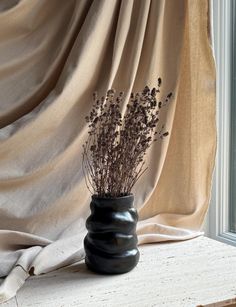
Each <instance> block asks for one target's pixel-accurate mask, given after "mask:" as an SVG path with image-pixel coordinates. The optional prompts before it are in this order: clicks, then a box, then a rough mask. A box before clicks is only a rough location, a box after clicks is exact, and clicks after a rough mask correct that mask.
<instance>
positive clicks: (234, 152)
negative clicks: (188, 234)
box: [229, 6, 236, 233]
mask: <svg viewBox="0 0 236 307" xmlns="http://www.w3.org/2000/svg"><path fill="white" fill-rule="evenodd" d="M234 9H235V6H234ZM234 9H233V10H232V14H233V16H232V35H231V38H232V46H231V50H232V56H231V63H232V65H231V67H232V71H231V136H230V148H231V152H230V177H231V178H230V214H229V228H230V229H229V231H230V232H235V233H236V29H235V26H236V15H235V10H234Z"/></svg>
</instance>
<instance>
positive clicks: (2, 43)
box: [0, 0, 216, 302]
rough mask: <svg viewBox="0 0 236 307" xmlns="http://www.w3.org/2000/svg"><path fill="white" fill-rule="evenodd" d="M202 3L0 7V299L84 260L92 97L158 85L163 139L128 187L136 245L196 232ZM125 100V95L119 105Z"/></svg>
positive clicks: (211, 79)
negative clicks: (85, 160) (135, 214)
mask: <svg viewBox="0 0 236 307" xmlns="http://www.w3.org/2000/svg"><path fill="white" fill-rule="evenodd" d="M208 10H209V7H208V1H207V0H177V1H173V0H144V1H141V0H67V1H58V0H50V1H48V0H21V1H17V0H11V1H9V0H8V1H6V0H0V127H1V129H0V277H5V278H4V279H3V280H2V284H1V286H0V302H3V301H5V300H7V299H9V298H11V297H12V296H14V295H15V293H16V291H17V290H18V289H19V288H20V287H21V285H23V283H24V281H25V279H26V278H28V276H29V274H41V273H46V272H48V271H51V270H54V269H57V268H59V267H62V266H65V265H67V264H70V263H73V262H76V261H79V260H81V259H83V257H84V251H83V238H84V236H85V234H86V229H85V219H86V218H87V216H88V215H89V202H90V193H89V192H88V191H87V189H86V186H85V182H84V177H83V172H82V169H81V152H82V144H83V143H84V141H85V138H86V133H87V127H86V123H85V120H84V117H85V116H86V115H87V114H88V112H89V110H90V107H91V103H92V99H91V98H92V93H93V91H95V90H97V91H98V93H99V95H103V94H104V93H105V91H106V90H107V89H108V88H111V87H113V88H115V89H116V90H118V91H120V90H122V91H125V93H126V98H127V97H128V96H129V95H130V93H131V91H132V90H134V91H140V90H142V89H143V87H144V86H145V85H146V84H147V85H149V86H150V87H153V86H156V84H157V78H158V76H160V77H161V78H162V80H163V85H162V87H161V95H163V96H164V95H166V94H168V93H169V92H170V91H172V92H173V93H174V98H173V99H172V101H171V103H170V104H169V105H168V107H167V108H165V111H164V112H163V113H162V116H161V122H163V123H166V128H167V130H168V131H169V132H170V136H169V137H168V138H166V139H165V141H163V142H159V143H158V144H155V145H154V146H153V147H152V149H151V150H150V152H149V154H148V158H147V165H148V171H147V172H146V173H145V175H144V176H143V177H142V178H141V179H140V181H139V182H138V183H137V185H136V187H135V188H134V190H133V193H134V194H135V205H136V206H137V208H138V210H139V216H140V221H139V223H138V229H137V232H138V238H139V244H143V243H149V242H160V241H168V240H184V239H189V238H193V237H195V236H198V235H201V234H202V232H201V225H202V223H203V220H204V217H205V215H206V212H207V209H208V203H209V198H210V189H211V178H212V171H213V166H214V158H215V148H216V129H215V71H214V62H213V57H212V50H211V46H210V40H209V18H208ZM126 101H127V99H126Z"/></svg>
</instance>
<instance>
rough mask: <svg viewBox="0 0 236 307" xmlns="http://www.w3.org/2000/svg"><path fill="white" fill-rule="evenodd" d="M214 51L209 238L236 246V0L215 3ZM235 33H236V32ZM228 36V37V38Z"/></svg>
mask: <svg viewBox="0 0 236 307" xmlns="http://www.w3.org/2000/svg"><path fill="white" fill-rule="evenodd" d="M210 6H211V22H212V32H213V33H212V34H213V35H212V36H213V49H214V54H215V59H216V109H217V110H216V113H217V120H216V121H217V135H218V137H217V138H218V140H217V155H216V165H215V172H214V179H213V189H212V198H211V204H210V209H209V236H210V237H211V238H213V239H216V240H219V241H222V242H225V243H228V244H231V245H235V246H236V234H235V233H232V232H229V209H230V207H229V202H230V199H229V198H230V197H229V195H230V194H229V187H230V180H229V178H230V171H229V170H230V104H231V88H230V83H231V82H230V71H231V65H232V63H231V56H230V52H231V50H232V49H231V48H232V37H233V35H232V31H233V29H234V28H235V27H233V29H232V18H234V17H233V14H232V12H235V9H236V1H235V0H211V2H210ZM234 20H235V19H234ZM234 31H235V30H234ZM226 34H227V35H226Z"/></svg>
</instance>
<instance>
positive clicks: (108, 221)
mask: <svg viewBox="0 0 236 307" xmlns="http://www.w3.org/2000/svg"><path fill="white" fill-rule="evenodd" d="M133 201H134V197H133V195H128V196H123V197H117V198H99V197H96V196H94V195H93V196H92V201H91V204H90V209H91V215H90V216H89V217H88V219H87V221H86V227H87V230H88V233H87V235H86V237H85V239H84V248H85V253H86V257H85V262H86V264H87V266H88V268H89V269H91V270H93V271H95V272H98V273H103V274H120V273H126V272H128V271H130V270H132V269H133V268H134V267H135V266H136V265H137V263H138V261H139V251H138V249H137V235H136V224H137V221H138V214H137V211H136V209H135V208H134V207H133Z"/></svg>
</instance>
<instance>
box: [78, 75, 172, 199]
mask: <svg viewBox="0 0 236 307" xmlns="http://www.w3.org/2000/svg"><path fill="white" fill-rule="evenodd" d="M161 83H162V80H161V78H158V84H157V88H153V89H149V87H148V86H145V88H144V89H143V91H142V92H140V93H131V95H130V99H129V102H128V104H127V105H126V110H125V114H124V116H123V117H122V106H123V101H124V93H123V92H120V93H119V94H117V95H116V93H115V90H114V89H110V90H108V91H107V93H106V96H103V97H101V98H100V99H99V98H98V96H97V93H94V95H93V100H94V102H93V106H92V110H91V112H90V115H89V116H87V117H86V121H87V123H88V124H89V132H88V139H87V141H86V142H85V144H84V145H83V170H84V174H85V178H86V184H87V187H88V189H89V190H90V192H91V193H92V194H94V195H98V196H100V197H108V198H111V197H113V198H114V197H121V196H125V195H129V194H130V193H131V189H132V187H133V186H134V184H135V183H136V182H137V180H138V179H139V178H140V176H141V175H142V174H143V173H144V172H145V171H146V170H147V167H145V159H144V158H145V155H146V153H147V150H148V148H149V147H150V146H151V145H152V144H153V143H154V142H155V141H157V140H158V139H163V138H164V137H166V136H167V135H168V132H167V131H166V130H165V127H164V125H161V127H160V129H159V130H158V129H157V127H158V124H159V116H160V110H161V108H162V107H163V106H165V105H166V104H167V103H168V102H169V100H170V98H171V97H172V93H169V94H168V95H167V96H166V98H165V99H164V101H161V100H158V98H157V96H158V94H159V93H160V87H161Z"/></svg>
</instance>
